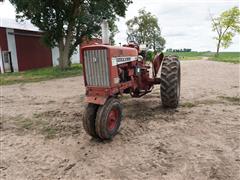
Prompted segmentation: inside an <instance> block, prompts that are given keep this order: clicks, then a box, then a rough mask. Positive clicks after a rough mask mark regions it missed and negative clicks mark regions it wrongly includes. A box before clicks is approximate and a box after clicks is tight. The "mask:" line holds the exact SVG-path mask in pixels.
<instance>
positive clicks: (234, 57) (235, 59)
mask: <svg viewBox="0 0 240 180" xmlns="http://www.w3.org/2000/svg"><path fill="white" fill-rule="evenodd" d="M209 59H210V60H215V61H221V62H230V63H240V52H221V53H220V54H219V56H215V55H213V56H211V57H209Z"/></svg>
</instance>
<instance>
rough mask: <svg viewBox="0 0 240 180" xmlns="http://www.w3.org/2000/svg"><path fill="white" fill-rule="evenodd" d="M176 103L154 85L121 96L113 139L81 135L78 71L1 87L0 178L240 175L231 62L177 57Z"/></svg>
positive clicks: (239, 111) (238, 114)
mask: <svg viewBox="0 0 240 180" xmlns="http://www.w3.org/2000/svg"><path fill="white" fill-rule="evenodd" d="M181 66H182V71H181V73H182V82H181V100H180V106H179V108H177V109H175V110H167V109H163V108H162V107H161V105H160V98H159V95H160V92H159V86H156V88H155V89H154V90H153V92H152V93H150V94H148V95H146V96H144V97H143V98H139V99H132V98H130V97H129V96H123V97H121V102H122V103H123V106H124V120H123V122H122V125H121V129H120V132H119V133H118V134H117V135H116V137H115V138H114V139H113V141H105V142H100V141H97V140H94V139H91V138H90V137H89V136H88V135H86V133H85V131H84V130H83V127H82V122H81V119H82V116H83V112H84V105H85V104H84V93H85V89H84V84H83V77H82V76H77V77H70V78H64V79H54V80H48V81H41V82H34V83H26V84H25V83H20V84H13V85H5V86H1V102H2V103H1V113H2V114H1V115H2V118H1V122H0V130H1V136H0V146H1V148H0V157H1V161H0V179H35V180H37V179H41V180H42V179H82V180H84V179H86V180H88V179H163V180H185V179H196V180H202V179H216V180H217V179H218V180H236V179H240V136H239V129H240V92H239V88H240V87H239V64H233V63H224V62H216V61H209V60H204V61H203V60H192V61H191V60H189V61H181Z"/></svg>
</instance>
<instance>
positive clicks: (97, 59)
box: [84, 49, 110, 86]
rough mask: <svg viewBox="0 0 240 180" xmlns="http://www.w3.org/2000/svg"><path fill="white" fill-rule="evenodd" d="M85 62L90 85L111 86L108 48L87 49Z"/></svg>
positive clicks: (87, 79)
mask: <svg viewBox="0 0 240 180" xmlns="http://www.w3.org/2000/svg"><path fill="white" fill-rule="evenodd" d="M84 64H85V75H86V81H87V85H88V86H110V82H109V69H108V58H107V50H106V49H104V50H85V51H84Z"/></svg>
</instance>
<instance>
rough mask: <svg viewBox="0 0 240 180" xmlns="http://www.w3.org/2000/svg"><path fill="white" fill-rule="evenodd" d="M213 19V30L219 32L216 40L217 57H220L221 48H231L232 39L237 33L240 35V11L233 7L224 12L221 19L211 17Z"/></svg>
mask: <svg viewBox="0 0 240 180" xmlns="http://www.w3.org/2000/svg"><path fill="white" fill-rule="evenodd" d="M211 19H212V30H213V31H216V32H217V36H216V37H214V39H216V40H217V53H216V55H218V54H219V50H220V47H223V48H227V47H229V46H230V45H231V43H232V38H233V37H234V36H235V35H236V33H240V10H239V8H238V7H233V8H231V9H230V10H227V11H224V12H223V13H222V14H221V15H220V16H219V17H215V18H213V17H211Z"/></svg>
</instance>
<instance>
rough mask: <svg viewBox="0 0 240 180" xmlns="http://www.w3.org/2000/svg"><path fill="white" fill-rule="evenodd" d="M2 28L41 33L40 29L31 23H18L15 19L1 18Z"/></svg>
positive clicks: (0, 24) (0, 25)
mask: <svg viewBox="0 0 240 180" xmlns="http://www.w3.org/2000/svg"><path fill="white" fill-rule="evenodd" d="M0 27H4V28H11V29H20V30H26V31H40V30H39V28H38V27H36V26H34V25H33V24H32V23H31V22H30V21H23V22H21V21H19V22H17V21H16V20H15V19H7V18H0Z"/></svg>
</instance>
